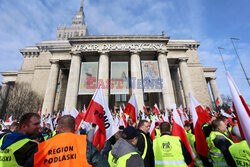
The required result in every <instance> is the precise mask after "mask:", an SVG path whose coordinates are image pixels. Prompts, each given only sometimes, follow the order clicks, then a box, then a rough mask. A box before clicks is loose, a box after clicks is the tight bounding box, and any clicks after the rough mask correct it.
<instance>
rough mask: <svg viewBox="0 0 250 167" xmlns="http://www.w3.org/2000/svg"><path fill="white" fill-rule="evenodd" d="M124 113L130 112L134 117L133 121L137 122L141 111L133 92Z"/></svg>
mask: <svg viewBox="0 0 250 167" xmlns="http://www.w3.org/2000/svg"><path fill="white" fill-rule="evenodd" d="M124 113H126V114H128V115H129V116H130V117H131V118H132V121H133V122H134V123H136V124H137V116H138V115H139V113H138V107H137V102H136V98H135V95H134V94H132V96H131V97H130V99H129V102H128V104H127V105H126V108H125V110H124Z"/></svg>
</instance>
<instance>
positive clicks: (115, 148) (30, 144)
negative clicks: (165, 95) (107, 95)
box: [0, 113, 250, 167]
mask: <svg viewBox="0 0 250 167" xmlns="http://www.w3.org/2000/svg"><path fill="white" fill-rule="evenodd" d="M118 115H119V114H118ZM152 115H154V113H149V114H148V115H146V119H142V114H140V118H139V120H140V121H138V124H136V123H133V122H132V121H131V119H128V125H127V127H124V126H120V127H119V132H117V133H116V134H115V135H114V136H112V137H111V138H110V139H109V140H107V141H106V142H105V143H104V148H103V149H102V150H101V151H99V150H98V148H96V147H95V146H94V145H93V144H92V140H93V137H94V133H95V130H96V125H95V124H88V125H89V127H88V128H86V126H84V127H83V128H81V129H80V131H79V133H78V134H75V118H74V117H72V116H70V115H65V116H62V117H61V118H59V119H58V121H57V124H56V126H55V127H54V128H55V130H54V131H51V128H50V127H49V126H50V125H49V124H48V125H45V127H41V118H40V116H39V115H38V114H37V113H26V114H24V115H23V116H22V117H21V119H20V120H19V121H18V122H13V123H12V124H11V126H10V127H8V128H7V129H4V130H2V129H0V130H1V136H0V137H1V139H0V146H1V147H0V167H5V166H6V167H12V166H28V167H29V166H34V167H38V166H104V167H105V166H111V167H116V166H118V167H120V166H123V167H133V166H135V167H143V166H145V167H154V166H159V167H161V166H187V165H188V166H198V167H200V166H201V167H202V166H205V167H206V166H208V167H210V166H250V149H249V147H248V144H247V142H246V141H245V140H244V139H243V138H242V136H241V134H240V130H239V126H238V124H237V120H236V119H235V118H233V125H232V126H231V125H230V124H229V123H228V118H227V117H224V116H219V117H215V116H213V115H210V117H211V120H210V121H209V122H206V123H204V124H203V125H202V130H203V134H200V135H204V136H205V138H206V142H207V145H208V147H209V154H208V155H207V156H206V157H204V156H202V155H199V154H198V153H197V152H196V144H195V143H196V141H195V134H194V129H193V123H192V119H191V117H189V122H186V123H185V125H184V129H185V132H186V136H187V139H188V141H189V144H190V146H191V148H192V153H190V152H189V151H188V149H187V147H186V146H185V144H184V143H183V141H182V140H181V139H180V137H177V136H172V135H171V134H172V126H173V120H172V118H171V115H169V122H164V121H161V122H156V123H155V130H154V133H155V138H154V139H152V137H151V135H150V133H149V129H150V124H151V123H152ZM113 116H114V117H115V116H116V115H115V114H113ZM120 119H121V118H120ZM191 154H193V155H191Z"/></svg>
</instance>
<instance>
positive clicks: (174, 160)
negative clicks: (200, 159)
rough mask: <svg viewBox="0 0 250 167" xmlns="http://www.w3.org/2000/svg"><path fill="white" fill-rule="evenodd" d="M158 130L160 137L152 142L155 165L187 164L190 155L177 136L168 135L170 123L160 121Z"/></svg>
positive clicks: (189, 161) (190, 160)
mask: <svg viewBox="0 0 250 167" xmlns="http://www.w3.org/2000/svg"><path fill="white" fill-rule="evenodd" d="M160 131H161V134H162V135H161V137H160V138H158V139H155V140H154V142H153V149H154V157H155V166H156V167H157V166H159V167H161V166H162V167H163V166H168V165H173V166H174V165H178V166H186V165H189V164H190V163H191V162H192V157H191V155H190V153H189V151H188V150H187V148H186V147H185V145H184V143H183V142H182V141H181V140H180V138H179V137H176V136H170V124H169V123H168V122H162V123H161V124H160Z"/></svg>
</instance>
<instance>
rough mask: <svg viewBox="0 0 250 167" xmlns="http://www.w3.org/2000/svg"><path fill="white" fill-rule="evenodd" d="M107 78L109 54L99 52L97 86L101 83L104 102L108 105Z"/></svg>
mask: <svg viewBox="0 0 250 167" xmlns="http://www.w3.org/2000/svg"><path fill="white" fill-rule="evenodd" d="M108 79H109V56H108V53H107V52H100V57H99V72H98V86H99V85H100V84H101V83H103V84H104V85H102V90H103V94H104V98H105V100H106V103H107V104H108V106H109V88H108V87H107V81H108Z"/></svg>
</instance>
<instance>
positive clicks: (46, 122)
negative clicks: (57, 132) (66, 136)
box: [44, 115, 54, 132]
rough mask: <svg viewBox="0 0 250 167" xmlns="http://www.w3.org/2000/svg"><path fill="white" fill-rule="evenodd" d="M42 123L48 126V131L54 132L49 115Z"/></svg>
mask: <svg viewBox="0 0 250 167" xmlns="http://www.w3.org/2000/svg"><path fill="white" fill-rule="evenodd" d="M44 123H45V124H50V130H51V131H52V132H53V131H54V126H53V123H52V119H51V115H49V116H48V118H47V119H45V121H44Z"/></svg>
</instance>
